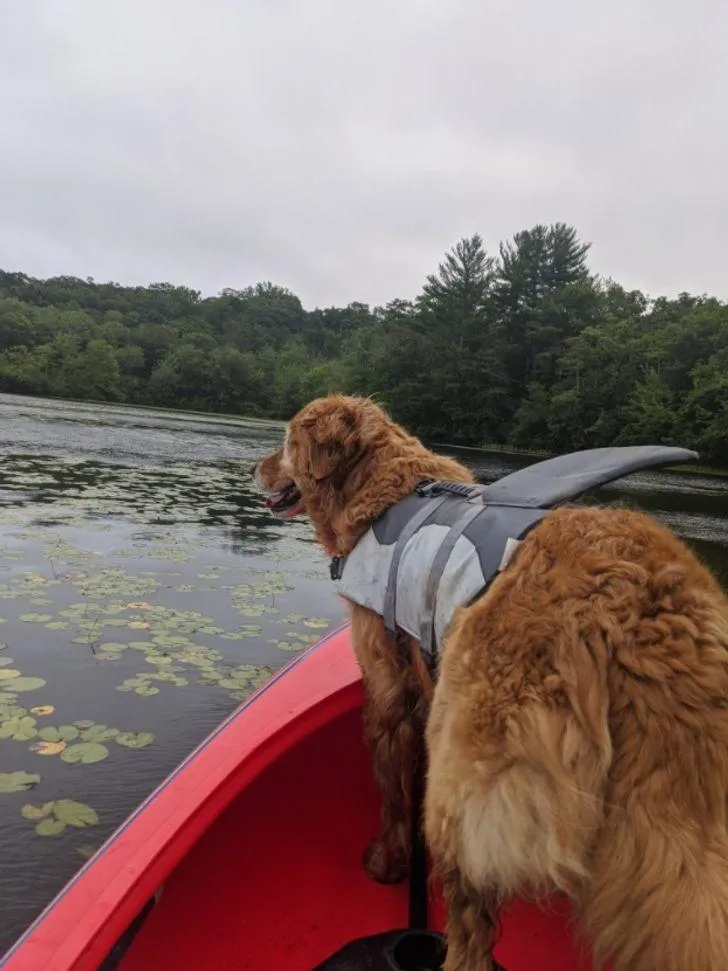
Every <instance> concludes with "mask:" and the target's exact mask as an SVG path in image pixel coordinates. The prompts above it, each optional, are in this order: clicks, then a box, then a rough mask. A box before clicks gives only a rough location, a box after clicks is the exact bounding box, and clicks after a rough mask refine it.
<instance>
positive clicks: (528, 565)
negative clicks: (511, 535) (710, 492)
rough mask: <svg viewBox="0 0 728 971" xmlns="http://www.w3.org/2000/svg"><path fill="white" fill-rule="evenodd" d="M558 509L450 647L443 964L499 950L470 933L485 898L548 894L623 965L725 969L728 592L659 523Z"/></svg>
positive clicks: (463, 620)
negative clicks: (569, 906) (559, 898)
mask: <svg viewBox="0 0 728 971" xmlns="http://www.w3.org/2000/svg"><path fill="white" fill-rule="evenodd" d="M549 519H550V520H551V521H550V522H547V523H545V524H544V525H542V526H541V527H539V528H538V529H537V530H536V531H535V532H534V534H532V538H530V539H529V540H528V541H527V542H526V543H524V545H523V547H522V548H521V551H520V552H519V554H517V557H516V560H515V561H514V564H513V567H512V568H511V569H509V570H508V571H507V572H506V573H505V574H504V575H502V576H501V577H500V578H499V580H497V581H496V583H494V584H493V586H492V587H491V589H490V591H489V592H488V593H487V594H486V596H485V597H484V598H483V600H482V601H479V602H477V603H476V604H474V605H473V606H472V607H471V608H468V609H467V610H465V611H463V612H461V614H460V615H459V617H457V618H456V622H455V623H454V625H453V629H452V631H451V633H450V636H449V637H448V640H447V643H446V647H445V651H444V654H443V659H442V665H441V673H440V680H439V683H438V684H437V687H436V690H435V695H434V700H433V707H432V715H431V719H430V724H429V727H428V745H429V749H430V778H429V784H428V794H427V802H426V827H427V835H428V840H429V841H430V845H431V847H432V849H433V855H434V857H435V860H436V862H437V864H438V867H439V869H440V871H441V872H442V874H443V876H444V878H445V882H446V886H449V887H450V893H449V899H450V903H451V906H452V904H454V905H455V911H454V912H453V911H451V913H450V921H451V928H450V931H449V934H448V938H449V940H452V941H453V942H455V945H456V953H455V954H454V955H453V956H452V960H451V959H450V958H449V959H448V961H449V963H448V965H447V968H448V971H456V969H457V971H475V968H477V967H478V966H479V963H478V962H479V961H484V960H485V957H484V953H485V949H486V945H487V943H488V942H487V940H486V938H485V937H482V939H481V941H480V944H479V947H480V949H481V952H482V953H480V954H478V953H477V952H475V951H473V945H472V935H471V937H470V942H471V943H470V944H468V943H467V940H468V938H467V935H466V934H465V933H464V928H465V927H466V926H469V925H472V923H473V920H474V915H475V914H476V911H477V908H478V907H480V908H481V909H482V907H483V902H484V901H485V902H487V904H488V906H489V907H490V908H491V909H494V908H495V906H496V904H497V903H498V902H499V901H500V900H502V899H504V898H506V897H509V896H511V895H513V894H519V895H520V894H539V893H540V892H543V891H549V890H552V889H559V890H562V891H565V892H566V893H567V894H568V895H569V896H570V897H571V898H572V900H573V901H574V904H575V907H576V910H577V911H579V912H580V913H581V916H582V921H583V926H584V929H585V930H586V932H587V935H588V943H589V945H590V946H592V947H593V948H594V951H595V954H596V956H597V957H598V958H604V959H608V960H610V961H611V962H612V967H613V969H614V971H635V969H637V968H639V971H673V969H674V971H678V969H680V971H685V969H687V968H689V969H690V971H708V969H718V968H728V834H727V833H726V796H727V794H728V707H727V706H728V604H726V600H725V596H724V595H723V594H722V592H721V591H720V590H719V588H718V586H717V584H715V582H714V581H713V580H712V578H711V577H710V576H709V575H708V574H707V572H706V571H705V570H704V569H703V568H702V567H701V566H700V564H698V563H697V561H696V560H695V559H694V557H693V556H692V554H691V553H690V552H689V551H688V550H687V548H686V547H685V546H684V545H683V544H682V543H681V542H680V541H679V540H677V539H676V538H675V537H673V536H672V535H670V534H667V531H665V530H663V529H662V527H658V526H657V525H656V524H654V523H652V522H651V521H649V520H647V519H646V517H641V516H638V515H636V514H633V513H626V512H613V511H612V512H604V511H597V510H580V511H576V510H573V511H567V510H564V511H560V512H558V513H555V514H553V515H552V516H551V517H549ZM569 544H570V548H569ZM453 888H454V889H453ZM485 923H486V924H487V925H488V928H489V930H488V932H489V933H490V931H491V929H492V920H491V921H487V922H485ZM459 940H460V941H461V942H462V946H461V947H459V946H458V944H457V942H458V941H459Z"/></svg>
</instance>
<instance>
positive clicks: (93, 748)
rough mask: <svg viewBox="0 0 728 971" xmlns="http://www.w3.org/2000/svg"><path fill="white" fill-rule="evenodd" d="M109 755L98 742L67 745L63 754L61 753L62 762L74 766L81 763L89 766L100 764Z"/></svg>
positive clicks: (104, 747)
mask: <svg viewBox="0 0 728 971" xmlns="http://www.w3.org/2000/svg"><path fill="white" fill-rule="evenodd" d="M108 754H109V750H108V749H107V748H106V746H105V745H102V744H101V743H100V742H78V743H77V744H76V745H69V747H68V748H67V749H66V750H65V752H62V753H61V758H62V759H63V761H64V762H70V763H71V764H75V763H78V762H82V763H83V764H84V765H90V764H92V763H93V762H101V761H102V759H105V758H106V757H107V756H108Z"/></svg>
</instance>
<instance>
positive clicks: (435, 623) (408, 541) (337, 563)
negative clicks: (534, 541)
mask: <svg viewBox="0 0 728 971" xmlns="http://www.w3.org/2000/svg"><path fill="white" fill-rule="evenodd" d="M698 457H699V456H698V454H697V452H692V451H689V450H688V449H683V448H671V447H666V446H660V445H644V446H628V447H623V448H617V447H615V448H595V449H586V450H584V451H580V452H572V453H570V454H568V455H561V456H558V457H556V458H552V459H547V460H546V461H544V462H536V463H535V464H533V465H529V466H527V467H526V468H525V469H520V470H518V471H517V472H513V473H511V474H510V475H507V476H504V477H503V478H502V479H499V480H497V481H496V482H494V483H491V484H490V485H487V486H485V485H464V484H460V483H452V482H426V483H422V484H421V485H420V486H418V487H417V489H416V490H415V492H414V493H413V494H412V495H410V496H407V497H406V498H405V499H402V500H401V501H400V502H398V503H396V504H395V505H393V506H391V507H390V508H389V509H387V510H386V511H385V512H384V513H383V514H382V515H381V516H380V517H379V518H378V519H377V520H376V521H375V522H374V523H373V524H372V526H371V528H370V529H369V530H368V531H367V532H366V533H365V534H364V536H362V538H361V539H360V540H359V542H358V543H357V545H356V546H355V547H354V549H353V550H352V551H351V553H349V555H348V556H346V557H335V558H334V560H332V564H331V576H332V579H333V580H335V581H336V583H337V588H338V592H339V593H340V594H341V595H342V596H343V597H345V598H346V599H348V600H351V601H353V602H354V603H356V604H359V605H360V606H362V607H369V608H370V609H371V610H373V611H374V612H375V613H377V614H380V615H381V616H382V617H383V619H384V622H385V626H386V628H387V631H388V633H389V634H390V635H391V636H393V635H394V634H395V632H396V630H397V628H399V629H401V630H403V631H406V632H407V633H408V634H411V635H412V636H413V637H415V638H416V639H417V640H419V642H420V644H421V646H422V652H423V654H424V656H425V659H426V660H427V661H428V663H432V662H433V661H434V658H435V656H436V652H437V650H438V649H439V648H440V647H441V646H442V642H443V638H444V636H445V633H446V632H447V628H448V626H449V624H450V621H451V619H452V616H453V614H454V612H455V610H456V608H457V607H460V606H464V605H466V604H470V603H472V602H473V601H474V600H475V599H476V598H477V597H479V596H481V594H483V593H484V591H485V590H486V588H487V587H488V584H489V583H490V582H491V581H492V580H493V578H494V577H495V576H496V574H497V573H498V572H499V571H500V570H503V569H505V567H506V566H507V564H508V561H509V559H510V557H511V555H512V553H513V552H514V550H515V549H516V547H517V546H518V544H519V542H520V541H521V540H522V539H523V538H524V537H525V535H526V534H527V533H528V532H529V530H531V529H533V527H534V526H536V525H537V524H538V523H539V522H540V521H541V520H542V519H543V518H544V516H546V515H547V514H548V512H549V510H550V509H552V508H553V507H554V506H555V505H558V504H559V503H561V502H566V501H568V500H571V499H576V498H578V497H579V496H581V495H583V494H584V493H585V492H588V491H589V490H590V489H595V488H598V487H599V486H602V485H605V484H606V483H608V482H613V481H614V480H615V479H619V478H621V477H622V476H624V475H628V474H629V473H630V472H636V471H639V470H641V469H647V468H650V467H653V466H656V465H667V464H670V465H676V464H678V463H682V462H689V461H692V460H694V459H697V458H698Z"/></svg>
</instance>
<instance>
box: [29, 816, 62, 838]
mask: <svg viewBox="0 0 728 971" xmlns="http://www.w3.org/2000/svg"><path fill="white" fill-rule="evenodd" d="M65 828H66V824H65V823H64V822H63V820H62V819H50V818H49V819H41V821H40V822H39V823H38V824H37V826H36V827H35V831H36V833H37V834H38V835H39V836H58V835H59V833H62V832H63V830H64V829H65Z"/></svg>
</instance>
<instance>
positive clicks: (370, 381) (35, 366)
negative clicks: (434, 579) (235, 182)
mask: <svg viewBox="0 0 728 971" xmlns="http://www.w3.org/2000/svg"><path fill="white" fill-rule="evenodd" d="M588 255H589V244H587V243H584V242H582V241H581V240H580V238H579V236H578V234H577V231H576V230H575V229H574V228H573V227H571V226H568V225H565V224H563V223H556V224H553V225H550V226H544V225H537V226H535V227H533V228H532V229H529V230H525V231H523V232H519V233H517V234H516V235H515V236H514V237H513V238H512V239H510V240H508V241H505V242H502V243H501V244H500V246H499V247H498V249H497V252H494V253H489V252H488V251H487V250H486V248H485V246H484V243H483V240H482V238H481V236H480V235H478V234H475V235H473V236H472V237H468V238H463V239H461V240H460V241H459V242H458V243H457V244H456V245H455V246H454V247H453V249H452V250H450V251H449V252H448V253H447V254H445V256H444V258H443V261H442V263H441V264H440V266H439V267H438V268H437V269H436V270H435V271H434V272H433V273H432V274H431V275H430V276H428V277H427V279H426V280H425V281H424V283H423V286H422V290H421V292H420V294H419V295H418V296H417V297H416V298H415V299H413V300H394V301H392V302H391V303H389V304H387V305H386V306H383V307H373V308H372V307H369V306H366V305H365V304H362V303H351V304H349V305H348V306H346V307H327V308H323V309H320V308H317V309H313V310H306V309H304V307H303V306H302V304H301V301H300V300H299V298H298V297H297V296H296V295H295V294H294V293H292V292H290V290H287V289H285V288H284V287H281V286H277V285H274V284H272V283H268V282H265V283H257V284H255V285H252V286H248V287H245V288H244V289H241V290H237V289H225V290H222V291H221V292H220V293H219V294H217V295H216V296H210V297H204V298H203V297H202V296H201V294H200V292H198V291H196V290H193V289H189V288H187V287H184V286H174V285H172V284H169V283H155V284H152V285H150V286H146V287H129V286H122V285H120V284H117V283H96V282H94V281H93V280H92V279H87V280H82V279H77V278H75V277H68V276H61V277H54V278H52V279H48V280H40V279H34V278H32V277H29V276H26V275H25V274H24V273H22V272H4V271H0V392H11V393H15V394H34V395H46V396H51V397H54V396H55V397H67V398H76V399H79V398H80V399H83V398H85V399H92V400H98V401H119V402H126V403H138V404H143V405H161V406H165V407H171V408H182V409H184V408H188V409H194V410H202V411H212V412H224V413H232V414H239V415H248V416H261V417H271V418H288V417H290V416H291V415H292V414H293V413H294V412H295V411H296V410H297V409H298V408H299V407H300V406H301V405H302V404H304V403H305V402H306V401H308V400H310V399H311V398H313V397H316V396H318V395H321V394H325V393H327V392H329V391H340V390H341V391H347V392H350V393H356V394H373V395H375V396H376V399H377V400H378V401H380V402H382V403H383V404H384V405H386V406H387V407H388V409H389V410H390V412H391V413H392V415H393V416H394V417H395V418H396V419H398V420H399V421H401V422H402V423H403V424H405V425H406V426H407V427H408V428H409V429H411V430H412V431H415V432H416V433H418V434H419V435H421V436H422V437H423V438H424V439H426V440H427V441H429V442H438V443H445V442H447V443H452V444H460V445H475V446H479V445H504V446H509V447H513V448H518V449H524V450H531V449H533V450H539V451H548V452H554V451H566V450H569V449H577V448H584V447H592V446H600V445H618V444H640V443H647V442H651V443H661V444H676V445H683V446H687V447H692V448H697V449H698V450H699V451H700V452H701V454H702V457H703V459H704V460H706V461H709V462H712V463H714V464H718V465H725V464H726V461H727V459H728V305H727V304H725V303H723V302H721V301H720V300H718V299H716V298H713V297H709V296H705V295H701V296H692V295H690V294H688V293H681V294H680V295H679V296H678V297H677V298H676V299H667V298H664V297H659V298H657V299H650V298H648V297H647V296H646V295H644V294H643V293H641V292H640V291H637V290H630V291H627V290H625V289H624V288H623V287H621V286H620V285H619V284H618V283H617V282H615V281H614V280H611V279H605V278H602V277H600V276H599V275H597V274H595V273H593V272H592V271H591V269H590V267H589V265H588Z"/></svg>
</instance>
